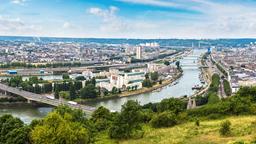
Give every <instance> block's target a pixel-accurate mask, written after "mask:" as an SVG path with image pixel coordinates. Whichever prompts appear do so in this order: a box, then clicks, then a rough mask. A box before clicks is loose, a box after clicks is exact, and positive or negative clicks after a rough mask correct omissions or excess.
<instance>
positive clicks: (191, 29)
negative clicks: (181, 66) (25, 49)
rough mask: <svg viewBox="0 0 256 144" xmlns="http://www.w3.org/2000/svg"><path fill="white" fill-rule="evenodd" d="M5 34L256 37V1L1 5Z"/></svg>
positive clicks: (78, 0)
mask: <svg viewBox="0 0 256 144" xmlns="http://www.w3.org/2000/svg"><path fill="white" fill-rule="evenodd" d="M0 35H11V36H13V35H15V36H16V35H18V36H50V37H87V38H88V37H96V38H99V37H100V38H103V37H104V38H245V37H246V38H256V1H255V0H0Z"/></svg>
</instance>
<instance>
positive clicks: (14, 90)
mask: <svg viewBox="0 0 256 144" xmlns="http://www.w3.org/2000/svg"><path fill="white" fill-rule="evenodd" d="M0 90H1V91H3V92H5V93H11V94H15V95H18V96H21V97H23V98H25V99H27V100H28V102H32V101H34V102H39V103H45V104H48V105H51V106H59V105H67V106H69V107H71V108H74V109H81V110H82V111H84V112H86V113H92V112H93V111H95V110H96V108H95V107H91V106H86V105H81V104H70V103H68V101H66V100H60V99H49V98H47V97H46V96H43V95H40V94H35V93H32V92H28V91H24V90H20V89H18V88H14V87H10V86H7V85H5V84H1V83H0Z"/></svg>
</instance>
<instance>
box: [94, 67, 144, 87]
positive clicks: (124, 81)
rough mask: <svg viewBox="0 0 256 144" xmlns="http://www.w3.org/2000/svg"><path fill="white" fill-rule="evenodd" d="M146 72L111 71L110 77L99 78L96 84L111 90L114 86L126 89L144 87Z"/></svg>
mask: <svg viewBox="0 0 256 144" xmlns="http://www.w3.org/2000/svg"><path fill="white" fill-rule="evenodd" d="M145 74H146V73H145V72H129V73H125V72H120V71H118V72H117V71H116V73H113V71H112V73H111V76H110V77H109V78H108V79H101V80H97V81H96V82H97V83H96V86H99V87H103V88H106V89H107V90H108V91H111V90H112V88H113V87H116V88H118V89H122V90H125V89H127V88H129V87H130V88H132V87H134V88H135V87H136V89H140V88H142V81H143V80H144V79H145Z"/></svg>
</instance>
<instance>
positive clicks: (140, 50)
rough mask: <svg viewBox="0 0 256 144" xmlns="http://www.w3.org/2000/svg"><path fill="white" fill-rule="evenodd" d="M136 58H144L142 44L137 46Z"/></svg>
mask: <svg viewBox="0 0 256 144" xmlns="http://www.w3.org/2000/svg"><path fill="white" fill-rule="evenodd" d="M136 59H142V46H137V47H136Z"/></svg>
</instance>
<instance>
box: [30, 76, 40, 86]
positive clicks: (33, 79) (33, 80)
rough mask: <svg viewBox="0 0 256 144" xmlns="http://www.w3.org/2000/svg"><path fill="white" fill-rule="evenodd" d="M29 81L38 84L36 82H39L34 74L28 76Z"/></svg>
mask: <svg viewBox="0 0 256 144" xmlns="http://www.w3.org/2000/svg"><path fill="white" fill-rule="evenodd" d="M29 81H30V82H31V83H32V84H38V83H39V79H38V77H36V76H33V77H30V78H29Z"/></svg>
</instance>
